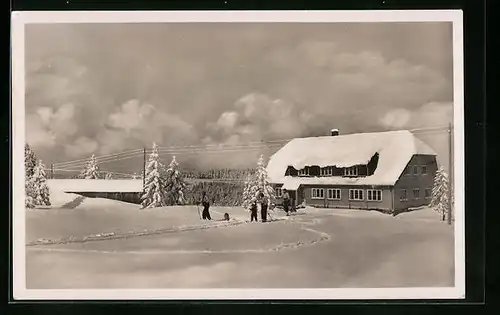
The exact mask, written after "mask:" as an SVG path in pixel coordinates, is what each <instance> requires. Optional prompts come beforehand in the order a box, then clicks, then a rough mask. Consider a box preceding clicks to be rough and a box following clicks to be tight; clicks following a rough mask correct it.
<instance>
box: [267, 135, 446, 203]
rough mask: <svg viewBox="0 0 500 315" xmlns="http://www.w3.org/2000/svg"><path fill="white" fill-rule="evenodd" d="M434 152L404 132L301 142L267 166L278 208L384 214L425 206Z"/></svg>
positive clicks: (292, 144)
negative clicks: (285, 200)
mask: <svg viewBox="0 0 500 315" xmlns="http://www.w3.org/2000/svg"><path fill="white" fill-rule="evenodd" d="M437 167H438V166H437V160H436V154H435V153H434V151H433V150H432V149H431V148H429V147H428V146H427V145H426V144H424V143H423V142H422V141H420V140H419V139H417V138H416V137H415V136H414V135H413V134H411V133H410V132H408V131H396V132H381V133H368V134H352V135H343V136H339V135H338V131H337V132H336V133H335V134H334V133H332V135H331V136H328V137H314V138H300V139H294V140H292V141H290V142H289V143H288V144H287V145H285V146H284V147H283V148H282V149H281V150H279V151H278V152H276V153H275V154H274V155H273V156H272V157H271V159H270V161H269V164H268V174H269V177H270V181H271V182H272V183H273V185H274V187H275V189H276V195H277V197H278V202H280V201H281V200H280V199H281V196H282V193H283V189H286V190H287V191H288V193H289V194H290V196H291V198H292V200H293V203H294V204H295V205H300V204H305V205H308V206H314V207H324V208H343V209H367V210H381V211H385V212H394V211H400V210H404V209H407V208H414V207H420V206H424V205H427V204H429V202H430V197H431V192H432V185H433V182H434V175H435V173H436V171H437Z"/></svg>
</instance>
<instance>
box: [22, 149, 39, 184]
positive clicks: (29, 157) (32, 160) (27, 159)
mask: <svg viewBox="0 0 500 315" xmlns="http://www.w3.org/2000/svg"><path fill="white" fill-rule="evenodd" d="M36 163H37V157H36V155H35V152H33V150H32V149H31V147H30V145H29V144H27V143H26V144H25V145H24V167H25V172H26V180H28V179H30V178H31V176H33V171H34V169H35V166H36Z"/></svg>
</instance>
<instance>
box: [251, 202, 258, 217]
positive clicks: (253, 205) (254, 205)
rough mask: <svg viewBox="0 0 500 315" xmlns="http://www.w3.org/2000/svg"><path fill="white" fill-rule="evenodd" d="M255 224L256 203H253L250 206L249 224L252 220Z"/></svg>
mask: <svg viewBox="0 0 500 315" xmlns="http://www.w3.org/2000/svg"><path fill="white" fill-rule="evenodd" d="M254 219H255V221H256V222H257V202H256V201H253V202H252V204H251V205H250V222H253V220H254Z"/></svg>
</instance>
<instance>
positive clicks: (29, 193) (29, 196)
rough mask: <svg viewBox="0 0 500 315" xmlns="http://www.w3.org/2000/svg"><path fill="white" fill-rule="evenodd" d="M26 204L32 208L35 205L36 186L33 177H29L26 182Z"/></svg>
mask: <svg viewBox="0 0 500 315" xmlns="http://www.w3.org/2000/svg"><path fill="white" fill-rule="evenodd" d="M25 189H26V191H25V199H24V200H25V206H26V208H29V209H32V208H34V207H35V201H34V199H33V196H34V194H35V187H34V186H33V182H32V181H31V179H27V180H26V182H25Z"/></svg>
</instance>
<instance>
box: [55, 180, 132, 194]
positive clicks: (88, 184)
mask: <svg viewBox="0 0 500 315" xmlns="http://www.w3.org/2000/svg"><path fill="white" fill-rule="evenodd" d="M47 184H48V186H49V189H51V190H56V191H63V192H75V193H79V192H142V179H49V180H47Z"/></svg>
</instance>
